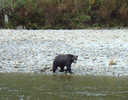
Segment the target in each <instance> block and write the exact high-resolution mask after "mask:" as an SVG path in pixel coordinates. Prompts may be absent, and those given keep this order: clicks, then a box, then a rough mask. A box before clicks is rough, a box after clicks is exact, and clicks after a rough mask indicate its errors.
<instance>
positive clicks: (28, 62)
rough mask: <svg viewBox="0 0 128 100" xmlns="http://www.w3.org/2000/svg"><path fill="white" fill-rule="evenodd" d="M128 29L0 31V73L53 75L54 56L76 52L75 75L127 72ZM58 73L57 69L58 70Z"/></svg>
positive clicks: (124, 74) (120, 73)
mask: <svg viewBox="0 0 128 100" xmlns="http://www.w3.org/2000/svg"><path fill="white" fill-rule="evenodd" d="M127 51H128V30H127V29H121V30H116V29H115V30H0V72H2V73H3V72H4V73H6V72H25V73H29V72H30V73H31V72H37V73H44V74H52V72H51V71H50V70H51V67H52V61H53V59H54V57H55V56H56V55H58V54H61V53H72V54H75V55H78V56H79V58H78V61H77V63H76V64H73V65H72V70H73V72H74V74H76V75H105V76H106V75H107V76H127V75H128V53H127ZM57 73H59V72H57Z"/></svg>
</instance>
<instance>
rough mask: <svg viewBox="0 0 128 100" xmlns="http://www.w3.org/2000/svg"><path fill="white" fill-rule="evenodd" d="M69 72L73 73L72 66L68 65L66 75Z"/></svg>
mask: <svg viewBox="0 0 128 100" xmlns="http://www.w3.org/2000/svg"><path fill="white" fill-rule="evenodd" d="M67 72H69V73H72V70H71V64H68V65H67V70H66V73H67Z"/></svg>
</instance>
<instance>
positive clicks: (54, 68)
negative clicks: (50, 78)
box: [52, 62, 57, 73]
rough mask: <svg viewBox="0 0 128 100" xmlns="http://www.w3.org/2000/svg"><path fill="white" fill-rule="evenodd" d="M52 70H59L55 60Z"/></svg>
mask: <svg viewBox="0 0 128 100" xmlns="http://www.w3.org/2000/svg"><path fill="white" fill-rule="evenodd" d="M52 70H53V73H55V72H56V70H57V65H56V63H55V62H54V63H53V69H52Z"/></svg>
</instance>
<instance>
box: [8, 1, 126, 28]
mask: <svg viewBox="0 0 128 100" xmlns="http://www.w3.org/2000/svg"><path fill="white" fill-rule="evenodd" d="M8 1H10V0H8ZM6 7H7V8H9V5H8V6H6ZM10 9H11V11H10ZM10 9H9V13H8V15H9V23H8V24H6V28H16V26H17V25H22V26H24V27H25V28H27V29H49V28H50V29H84V28H90V27H91V28H92V27H96V28H106V27H107V28H113V27H117V28H119V27H127V26H128V19H127V18H128V1H127V0H36V1H35V0H15V1H14V2H13V4H12V6H11V8H10Z"/></svg>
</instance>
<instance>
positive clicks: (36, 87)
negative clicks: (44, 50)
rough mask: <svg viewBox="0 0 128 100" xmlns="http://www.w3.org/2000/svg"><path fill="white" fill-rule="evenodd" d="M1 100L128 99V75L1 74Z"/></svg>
mask: <svg viewBox="0 0 128 100" xmlns="http://www.w3.org/2000/svg"><path fill="white" fill-rule="evenodd" d="M0 100H128V78H127V77H120V78H116V77H105V76H74V75H42V74H17V73H10V74H0Z"/></svg>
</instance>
